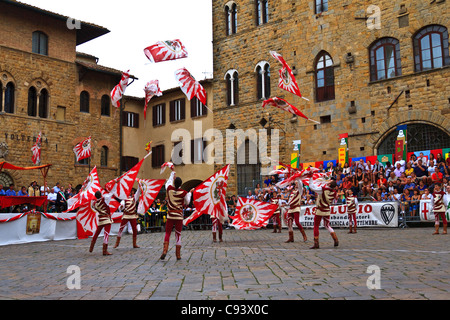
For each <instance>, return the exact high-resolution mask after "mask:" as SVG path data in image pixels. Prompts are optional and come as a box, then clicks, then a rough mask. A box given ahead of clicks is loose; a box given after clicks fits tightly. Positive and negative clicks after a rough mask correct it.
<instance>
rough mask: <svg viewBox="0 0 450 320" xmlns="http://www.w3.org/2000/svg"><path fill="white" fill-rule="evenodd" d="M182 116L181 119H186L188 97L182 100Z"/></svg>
mask: <svg viewBox="0 0 450 320" xmlns="http://www.w3.org/2000/svg"><path fill="white" fill-rule="evenodd" d="M180 109H181V117H180V120H184V119H186V99H181V100H180Z"/></svg>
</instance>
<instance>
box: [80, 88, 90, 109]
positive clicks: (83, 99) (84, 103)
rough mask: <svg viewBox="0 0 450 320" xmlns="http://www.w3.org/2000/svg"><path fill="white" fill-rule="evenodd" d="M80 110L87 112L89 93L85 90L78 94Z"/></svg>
mask: <svg viewBox="0 0 450 320" xmlns="http://www.w3.org/2000/svg"><path fill="white" fill-rule="evenodd" d="M80 112H84V113H89V93H88V92H87V91H83V92H81V94H80Z"/></svg>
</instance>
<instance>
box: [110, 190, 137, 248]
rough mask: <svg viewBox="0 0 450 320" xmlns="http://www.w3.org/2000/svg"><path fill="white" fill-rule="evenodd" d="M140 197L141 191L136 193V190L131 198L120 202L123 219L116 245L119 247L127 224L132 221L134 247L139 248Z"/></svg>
mask: <svg viewBox="0 0 450 320" xmlns="http://www.w3.org/2000/svg"><path fill="white" fill-rule="evenodd" d="M138 199H139V193H138V194H135V192H134V190H133V191H132V192H131V195H130V197H129V198H127V199H125V200H122V202H121V203H120V207H119V208H120V209H121V210H122V212H123V216H122V221H121V222H120V227H119V233H118V234H117V239H116V245H115V246H114V248H117V247H118V246H119V244H120V239H121V238H122V234H123V230H124V228H125V226H126V225H127V224H128V223H130V225H131V230H132V231H133V248H139V246H138V245H137V233H138V230H137V218H138V214H137V201H138Z"/></svg>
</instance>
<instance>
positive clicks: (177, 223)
mask: <svg viewBox="0 0 450 320" xmlns="http://www.w3.org/2000/svg"><path fill="white" fill-rule="evenodd" d="M174 181H175V172H172V174H171V175H170V178H169V180H168V181H167V182H166V197H167V209H168V210H167V222H166V233H165V237H164V249H163V254H162V255H161V258H160V259H161V260H164V259H165V257H166V254H167V251H168V248H169V241H170V235H171V234H172V229H173V228H175V241H176V245H175V247H176V255H177V259H178V260H179V259H181V256H180V250H181V231H182V230H183V219H184V213H183V209H184V207H185V206H186V205H188V204H189V203H190V202H191V196H192V194H191V193H190V192H187V191H185V190H182V189H179V188H178V189H177V188H175V186H174Z"/></svg>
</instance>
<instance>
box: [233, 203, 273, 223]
mask: <svg viewBox="0 0 450 320" xmlns="http://www.w3.org/2000/svg"><path fill="white" fill-rule="evenodd" d="M277 209H278V205H276V204H271V203H268V202H263V201H258V200H253V199H247V198H239V200H238V203H237V206H236V211H235V214H234V216H230V218H232V219H233V223H232V224H231V225H232V226H233V227H235V228H236V229H238V230H257V229H261V228H262V227H265V226H267V225H268V224H269V219H270V218H271V217H272V216H273V214H274V212H275V211H276V210H277Z"/></svg>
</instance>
